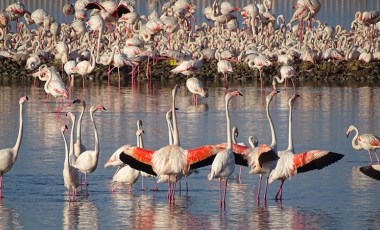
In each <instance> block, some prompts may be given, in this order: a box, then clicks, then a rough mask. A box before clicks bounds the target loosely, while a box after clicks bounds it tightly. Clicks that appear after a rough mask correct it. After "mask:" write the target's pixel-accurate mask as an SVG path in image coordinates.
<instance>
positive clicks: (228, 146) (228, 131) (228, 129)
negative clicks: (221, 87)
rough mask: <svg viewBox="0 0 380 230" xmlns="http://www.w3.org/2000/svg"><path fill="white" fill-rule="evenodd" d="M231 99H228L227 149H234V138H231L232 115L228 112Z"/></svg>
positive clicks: (226, 101)
mask: <svg viewBox="0 0 380 230" xmlns="http://www.w3.org/2000/svg"><path fill="white" fill-rule="evenodd" d="M230 99H231V98H226V100H225V103H226V118H227V149H232V136H231V121H230V113H229V111H228V102H229V101H230Z"/></svg>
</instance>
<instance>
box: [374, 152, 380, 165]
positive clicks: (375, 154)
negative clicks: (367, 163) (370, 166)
mask: <svg viewBox="0 0 380 230" xmlns="http://www.w3.org/2000/svg"><path fill="white" fill-rule="evenodd" d="M374 152H375V156H376V159H377V163H379V157H378V156H377V152H376V150H375V151H374Z"/></svg>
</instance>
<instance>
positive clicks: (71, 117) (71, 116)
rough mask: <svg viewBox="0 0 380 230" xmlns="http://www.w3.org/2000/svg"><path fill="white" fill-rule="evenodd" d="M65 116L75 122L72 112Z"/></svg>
mask: <svg viewBox="0 0 380 230" xmlns="http://www.w3.org/2000/svg"><path fill="white" fill-rule="evenodd" d="M66 116H68V117H70V119H71V120H72V121H73V122H74V121H75V115H74V114H73V113H72V112H67V113H66Z"/></svg>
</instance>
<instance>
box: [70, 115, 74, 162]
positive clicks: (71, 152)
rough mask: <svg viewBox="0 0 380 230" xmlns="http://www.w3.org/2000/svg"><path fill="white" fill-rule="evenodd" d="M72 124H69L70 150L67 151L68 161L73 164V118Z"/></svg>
mask: <svg viewBox="0 0 380 230" xmlns="http://www.w3.org/2000/svg"><path fill="white" fill-rule="evenodd" d="M72 122H73V125H72V126H71V132H70V151H69V162H70V163H72V164H74V162H75V159H74V157H75V155H74V125H75V118H74V120H73V121H72Z"/></svg>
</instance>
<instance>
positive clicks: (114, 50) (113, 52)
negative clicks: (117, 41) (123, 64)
mask: <svg viewBox="0 0 380 230" xmlns="http://www.w3.org/2000/svg"><path fill="white" fill-rule="evenodd" d="M116 48H117V47H116V46H115V47H114V48H113V49H112V52H111V55H110V57H109V58H108V61H107V65H110V64H111V62H112V60H113V57H114V56H115V52H116Z"/></svg>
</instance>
